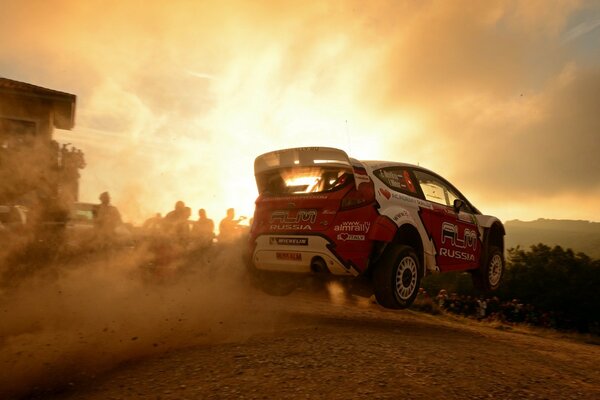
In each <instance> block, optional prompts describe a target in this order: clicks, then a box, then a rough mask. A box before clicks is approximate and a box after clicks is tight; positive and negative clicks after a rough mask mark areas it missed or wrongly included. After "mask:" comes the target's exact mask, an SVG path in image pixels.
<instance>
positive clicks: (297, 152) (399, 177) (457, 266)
mask: <svg viewBox="0 0 600 400" xmlns="http://www.w3.org/2000/svg"><path fill="white" fill-rule="evenodd" d="M254 172H255V177H256V183H257V186H258V192H259V196H258V198H257V200H256V209H255V213H254V218H253V224H252V226H251V229H250V239H249V252H248V266H249V268H250V271H251V273H252V276H254V277H257V278H258V281H260V282H262V287H263V288H264V289H265V291H267V292H271V293H273V294H286V293H289V292H291V291H292V290H293V289H294V288H295V284H296V282H300V281H301V280H302V277H306V276H308V275H317V276H324V277H353V278H354V279H356V278H359V279H360V280H361V281H363V282H364V281H366V282H368V285H369V287H370V288H371V289H372V291H373V292H374V294H375V297H376V299H377V302H378V303H379V304H381V305H382V306H384V307H387V308H405V307H408V306H410V304H412V302H413V301H414V299H415V297H416V296H417V293H418V290H419V286H420V282H421V279H422V278H423V276H425V275H426V274H428V273H432V272H446V271H469V272H471V273H472V277H473V282H474V284H475V285H476V286H477V287H478V288H480V289H481V290H484V291H491V290H495V289H497V288H498V286H499V284H500V280H501V278H502V274H503V272H504V235H505V231H504V227H503V225H502V223H501V222H500V220H499V219H498V218H495V217H492V216H487V215H482V214H481V213H480V212H479V211H478V210H477V209H476V208H475V207H474V206H473V205H472V204H471V203H470V202H469V201H468V200H467V199H466V198H465V197H464V196H463V195H462V194H461V193H460V192H459V191H458V190H457V189H456V188H455V187H454V186H453V185H451V184H450V183H449V182H448V181H447V180H445V179H444V178H442V177H441V176H439V175H437V174H436V173H434V172H432V171H429V170H427V169H425V168H422V167H420V166H416V165H410V164H404V163H398V162H384V161H358V160H355V159H353V158H349V157H348V155H347V154H346V153H345V152H344V151H342V150H339V149H335V148H329V147H307V148H293V149H285V150H278V151H273V152H270V153H266V154H263V155H261V156H259V157H257V158H256V160H255V162H254Z"/></svg>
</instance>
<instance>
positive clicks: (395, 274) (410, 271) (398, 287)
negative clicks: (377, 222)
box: [373, 244, 422, 309]
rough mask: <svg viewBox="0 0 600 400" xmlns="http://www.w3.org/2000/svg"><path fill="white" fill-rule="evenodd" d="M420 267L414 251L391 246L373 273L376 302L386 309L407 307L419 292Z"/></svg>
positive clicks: (403, 246)
mask: <svg viewBox="0 0 600 400" xmlns="http://www.w3.org/2000/svg"><path fill="white" fill-rule="evenodd" d="M421 275H422V271H421V265H420V262H419V257H417V254H416V253H415V251H414V249H413V248H412V247H410V246H406V245H396V244H391V245H389V246H388V248H387V249H386V251H385V253H384V254H383V256H382V260H381V261H380V263H379V264H378V265H377V267H376V268H375V271H374V273H373V290H374V292H375V298H376V299H377V302H378V303H379V304H381V305H382V306H384V307H386V308H394V309H398V308H406V307H409V306H410V305H411V304H412V303H413V301H414V300H415V298H416V297H417V294H418V292H419V285H420V284H421Z"/></svg>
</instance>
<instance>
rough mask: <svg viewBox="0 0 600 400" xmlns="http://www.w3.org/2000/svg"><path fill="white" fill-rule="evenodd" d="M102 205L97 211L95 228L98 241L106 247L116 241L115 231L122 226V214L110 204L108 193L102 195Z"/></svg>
mask: <svg viewBox="0 0 600 400" xmlns="http://www.w3.org/2000/svg"><path fill="white" fill-rule="evenodd" d="M99 199H100V204H99V205H98V208H97V209H96V215H95V221H94V222H95V226H96V230H97V234H98V239H99V240H100V244H101V245H102V246H106V245H108V244H110V243H111V242H112V241H114V236H115V229H117V228H118V227H119V226H120V225H121V224H122V221H121V214H120V213H119V210H117V207H115V206H113V205H112V204H110V195H109V194H108V192H103V193H102V194H100V197H99Z"/></svg>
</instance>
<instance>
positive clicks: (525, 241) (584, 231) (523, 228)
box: [504, 218, 600, 259]
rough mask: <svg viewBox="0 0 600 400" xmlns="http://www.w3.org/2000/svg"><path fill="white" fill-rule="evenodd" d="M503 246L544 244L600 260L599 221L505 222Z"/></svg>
mask: <svg viewBox="0 0 600 400" xmlns="http://www.w3.org/2000/svg"><path fill="white" fill-rule="evenodd" d="M504 226H505V227H506V247H507V248H511V247H516V246H517V245H519V246H521V247H522V248H529V246H531V245H534V244H538V243H544V244H546V245H548V246H555V245H558V246H561V247H563V248H571V249H573V251H575V252H583V253H585V254H587V255H588V256H590V257H592V258H596V259H600V223H598V222H589V221H574V220H555V219H543V218H540V219H537V220H535V221H519V220H512V221H507V222H506V223H505V224H504Z"/></svg>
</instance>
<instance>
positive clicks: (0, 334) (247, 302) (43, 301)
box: [0, 246, 287, 398]
mask: <svg viewBox="0 0 600 400" xmlns="http://www.w3.org/2000/svg"><path fill="white" fill-rule="evenodd" d="M213 250H214V251H213V252H212V254H211V256H210V257H206V256H204V257H199V258H197V259H191V260H190V259H187V260H186V259H181V260H180V261H179V262H178V263H172V264H169V265H167V266H165V267H164V268H161V269H152V268H150V263H149V256H148V249H147V248H145V247H144V246H140V247H139V248H136V249H135V250H133V249H121V250H114V251H112V250H111V251H109V252H106V253H98V254H96V255H94V256H93V257H91V258H87V259H79V260H76V261H73V262H65V263H62V264H61V265H49V266H47V267H45V268H42V269H39V271H38V272H37V273H35V274H33V275H31V276H29V277H27V278H25V279H21V280H20V283H19V284H18V285H12V286H7V285H6V283H7V282H4V285H3V286H0V291H1V292H0V313H1V317H0V320H1V321H2V323H1V324H0V369H1V370H2V371H3V373H2V374H0V398H5V397H11V396H22V395H25V394H31V393H34V394H35V393H38V394H40V393H44V392H45V391H48V390H55V389H60V388H63V387H68V386H69V385H71V386H72V385H75V384H78V383H80V382H82V381H85V380H87V379H91V378H93V377H94V376H96V375H97V374H99V373H101V372H102V371H106V370H107V369H109V368H112V367H114V366H116V365H118V364H119V363H122V362H125V361H128V360H132V359H136V358H140V357H145V356H150V355H153V354H157V353H161V352H165V351H168V350H170V349H173V348H177V347H183V346H191V345H197V344H210V343H217V342H226V341H231V340H236V341H239V340H244V339H246V338H249V337H251V336H252V335H255V334H258V333H265V332H269V331H272V330H274V329H277V327H280V328H281V327H282V326H283V325H285V324H286V323H287V322H286V318H285V317H284V316H283V315H282V313H281V312H278V311H277V310H276V309H275V308H274V302H272V300H270V299H269V298H268V297H264V296H261V295H260V294H259V293H258V292H257V291H255V290H253V289H252V287H251V285H249V283H248V280H247V276H246V275H245V270H244V268H243V263H242V259H241V255H242V254H241V252H242V250H241V247H240V246H231V247H228V248H226V249H223V248H221V249H213Z"/></svg>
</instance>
